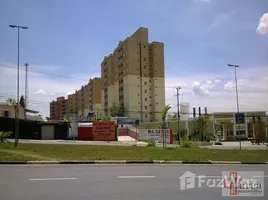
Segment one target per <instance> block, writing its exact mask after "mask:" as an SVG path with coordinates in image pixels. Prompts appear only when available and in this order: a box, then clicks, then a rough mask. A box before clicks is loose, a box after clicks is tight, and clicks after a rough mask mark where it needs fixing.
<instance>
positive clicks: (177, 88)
mask: <svg viewBox="0 0 268 200" xmlns="http://www.w3.org/2000/svg"><path fill="white" fill-rule="evenodd" d="M180 89H182V87H180V86H179V87H176V90H177V115H178V145H180V117H181V116H180V99H179V95H180V94H179V90H180Z"/></svg>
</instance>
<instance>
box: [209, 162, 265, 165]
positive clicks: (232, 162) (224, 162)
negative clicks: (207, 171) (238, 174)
mask: <svg viewBox="0 0 268 200" xmlns="http://www.w3.org/2000/svg"><path fill="white" fill-rule="evenodd" d="M210 162H211V164H228V165H230V164H244V163H242V162H239V161H210ZM256 164H262V163H256Z"/></svg>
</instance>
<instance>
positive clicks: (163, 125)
mask: <svg viewBox="0 0 268 200" xmlns="http://www.w3.org/2000/svg"><path fill="white" fill-rule="evenodd" d="M170 109H171V107H170V105H169V104H168V105H166V106H165V107H164V109H163V110H162V112H161V118H162V129H166V117H167V113H168V111H169V110H170ZM165 136H166V134H163V148H164V147H165V139H166V138H165Z"/></svg>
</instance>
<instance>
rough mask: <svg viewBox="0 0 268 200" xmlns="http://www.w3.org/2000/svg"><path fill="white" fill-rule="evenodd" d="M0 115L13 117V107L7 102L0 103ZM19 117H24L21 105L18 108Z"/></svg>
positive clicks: (14, 112) (14, 113) (14, 114)
mask: <svg viewBox="0 0 268 200" xmlns="http://www.w3.org/2000/svg"><path fill="white" fill-rule="evenodd" d="M0 117H7V118H15V117H16V109H15V107H14V106H10V105H8V104H7V103H0ZM19 119H25V109H24V108H22V107H20V108H19Z"/></svg>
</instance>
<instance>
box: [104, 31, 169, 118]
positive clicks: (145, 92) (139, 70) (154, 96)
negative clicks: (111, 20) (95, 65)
mask: <svg viewBox="0 0 268 200" xmlns="http://www.w3.org/2000/svg"><path fill="white" fill-rule="evenodd" d="M164 71H165V70H164V43H162V42H151V43H149V39H148V29H147V28H143V27H141V28H139V29H138V30H137V31H136V32H135V33H134V34H133V35H131V36H130V37H127V38H126V39H125V40H124V41H120V42H119V44H118V46H117V47H116V48H115V50H114V51H113V53H112V54H110V55H109V56H106V57H104V60H103V62H102V63H101V78H102V108H103V109H104V112H105V114H106V115H108V114H109V109H110V108H111V106H112V105H113V104H114V103H115V104H116V105H117V106H120V105H123V106H124V110H125V113H124V115H125V116H131V117H134V118H138V119H140V121H141V122H150V121H160V120H161V111H162V110H163V108H164V106H165V73H164Z"/></svg>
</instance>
